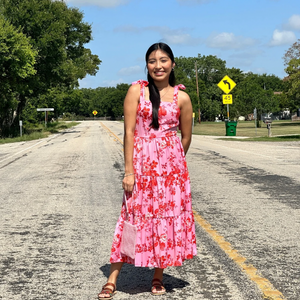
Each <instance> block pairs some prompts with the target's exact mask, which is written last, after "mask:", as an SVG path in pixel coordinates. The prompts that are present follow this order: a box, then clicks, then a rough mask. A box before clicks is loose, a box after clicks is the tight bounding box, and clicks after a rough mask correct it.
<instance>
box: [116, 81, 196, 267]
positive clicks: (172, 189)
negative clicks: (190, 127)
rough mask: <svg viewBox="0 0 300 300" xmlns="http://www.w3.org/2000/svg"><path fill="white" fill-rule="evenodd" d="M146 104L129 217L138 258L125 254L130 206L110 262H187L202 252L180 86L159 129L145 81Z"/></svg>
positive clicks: (162, 112) (163, 109) (140, 113)
mask: <svg viewBox="0 0 300 300" xmlns="http://www.w3.org/2000/svg"><path fill="white" fill-rule="evenodd" d="M133 84H140V86H141V94H140V103H139V105H138V109H137V118H136V128H135V134H134V153H133V165H134V173H135V187H134V190H133V192H132V193H127V194H126V196H127V205H128V211H129V219H130V222H131V223H132V224H135V226H136V227H137V240H136V256H135V259H132V258H130V257H127V256H124V255H123V254H121V253H120V243H121V239H122V231H123V223H124V219H125V205H124V199H123V206H122V210H121V215H120V217H119V220H118V222H117V226H116V230H115V235H114V240H113V244H112V249H111V258H110V262H111V263H115V262H126V263H130V264H134V265H135V266H140V267H155V268H166V267H168V266H181V265H182V262H183V261H184V260H185V259H190V258H192V257H193V256H194V255H196V253H197V250H196V237H195V224H194V216H193V212H192V204H191V190H190V178H189V173H188V169H187V164H186V160H185V155H184V151H183V147H182V144H181V141H180V138H179V137H178V136H177V127H178V125H179V116H180V109H179V107H178V104H177V101H178V88H181V89H185V87H184V86H183V85H178V86H175V87H174V97H173V102H163V101H161V104H160V108H159V117H158V118H159V125H160V126H159V129H158V130H155V129H153V128H152V127H150V124H151V122H152V103H151V102H150V101H147V100H145V86H147V85H148V82H147V81H142V80H139V81H137V82H134V83H133Z"/></svg>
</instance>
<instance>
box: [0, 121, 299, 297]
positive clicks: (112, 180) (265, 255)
mask: <svg viewBox="0 0 300 300" xmlns="http://www.w3.org/2000/svg"><path fill="white" fill-rule="evenodd" d="M107 127H109V128H110V130H111V132H109V131H108V130H107ZM122 130H123V125H122V123H119V122H102V123H100V122H98V121H90V122H82V123H81V124H80V125H78V126H76V127H74V128H72V129H69V130H66V131H65V132H62V133H60V134H57V135H52V136H51V137H49V138H47V139H43V140H39V141H30V142H26V143H15V144H4V145H0V216H1V218H0V299H5V300H14V299H16V300H19V299H20V300H21V299H22V300H29V299H30V300H33V299H36V300H41V299H52V300H56V299H57V300H58V299H64V300H68V299H72V300H81V299H83V300H85V299H96V298H97V297H96V296H97V293H98V292H99V291H100V289H101V286H102V285H103V284H104V283H105V281H106V277H107V275H108V273H109V256H110V247H111V243H112V237H113V232H114V228H115V224H116V221H117V218H118V215H119V212H120V208H121V201H122V189H121V180H122V175H123V152H122V145H121V143H120V141H119V140H120V139H122ZM112 132H113V133H114V134H113V133H112ZM224 132H225V129H224ZM299 150H300V143H284V144H282V143H280V144H279V143H274V144H273V143H270V144H269V143H259V144H257V143H248V142H236V141H235V142H232V141H221V140H217V139H215V138H212V137H201V136H195V137H194V138H193V142H192V146H191V148H190V151H189V153H188V155H187V160H188V166H189V170H190V175H191V180H192V193H193V207H194V210H195V211H196V213H197V214H199V215H200V216H201V217H203V218H204V219H205V220H206V221H207V222H209V223H210V224H211V226H212V227H213V228H214V229H215V230H217V231H218V233H219V234H221V235H222V236H223V237H224V239H225V240H226V241H227V242H228V243H230V244H231V245H232V247H234V249H236V250H237V251H238V252H239V253H240V254H241V255H243V257H245V258H246V259H247V261H248V262H249V263H250V264H252V265H253V266H254V267H256V268H257V269H258V271H259V272H260V274H261V275H262V276H263V277H264V278H266V279H267V280H269V282H270V283H271V284H272V285H273V286H274V289H277V290H278V291H280V292H281V293H282V294H283V295H284V296H285V299H291V300H299V298H300V288H299V286H300V285H299V281H300V274H299V272H300V271H299V265H300V259H299V253H300V251H299V250H300V249H299V248H300V245H299V232H300V230H299V229H300V228H299V227H300V216H299V206H300V202H299V201H300V200H299V199H300V197H299V194H300V192H299V191H300V188H299V187H300V182H299V180H300V174H299V166H298V165H297V164H299V158H300V157H299V156H300V151H299ZM196 231H197V245H198V252H199V253H198V256H197V257H195V258H194V259H193V260H190V261H187V262H185V264H184V265H183V266H182V267H179V268H169V269H167V270H166V272H165V277H164V282H165V285H166V288H167V291H168V294H167V295H166V296H162V297H159V298H160V299H199V300H201V299H206V300H209V299H222V300H227V299H228V300H229V299H230V300H248V299H249V300H250V299H251V300H256V299H262V291H261V290H260V289H259V288H258V287H257V285H256V283H255V282H254V281H253V280H251V279H249V276H248V275H247V274H246V273H245V272H244V271H243V270H242V269H241V268H240V266H239V265H237V264H236V262H235V261H233V260H232V259H231V258H229V256H228V255H227V254H226V253H225V252H224V251H223V250H222V249H221V248H220V247H219V245H218V244H217V243H216V242H215V241H214V240H213V239H212V238H211V237H210V235H209V234H208V233H207V232H206V231H205V228H203V227H202V226H200V225H199V224H197V226H196ZM152 274H153V270H150V269H147V268H134V267H133V266H130V265H125V266H124V268H123V270H122V273H121V275H120V277H119V280H118V285H117V290H118V293H117V294H116V296H115V297H114V299H148V298H149V297H150V293H149V290H150V283H151V278H152Z"/></svg>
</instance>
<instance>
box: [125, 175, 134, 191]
mask: <svg viewBox="0 0 300 300" xmlns="http://www.w3.org/2000/svg"><path fill="white" fill-rule="evenodd" d="M122 186H123V189H124V191H125V192H129V193H131V192H132V191H133V187H134V174H131V175H128V176H126V175H125V176H124V179H123V182H122Z"/></svg>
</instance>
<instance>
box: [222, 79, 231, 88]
mask: <svg viewBox="0 0 300 300" xmlns="http://www.w3.org/2000/svg"><path fill="white" fill-rule="evenodd" d="M223 82H224V84H228V88H229V89H230V82H228V81H227V80H223Z"/></svg>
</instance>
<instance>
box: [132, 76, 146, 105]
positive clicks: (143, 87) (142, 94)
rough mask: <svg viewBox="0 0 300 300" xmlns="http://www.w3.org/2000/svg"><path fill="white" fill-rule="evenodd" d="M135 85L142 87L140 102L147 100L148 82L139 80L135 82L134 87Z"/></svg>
mask: <svg viewBox="0 0 300 300" xmlns="http://www.w3.org/2000/svg"><path fill="white" fill-rule="evenodd" d="M134 84H140V85H141V91H140V101H143V100H145V86H147V85H148V84H149V82H148V81H146V80H138V81H134V82H133V83H132V85H134Z"/></svg>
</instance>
